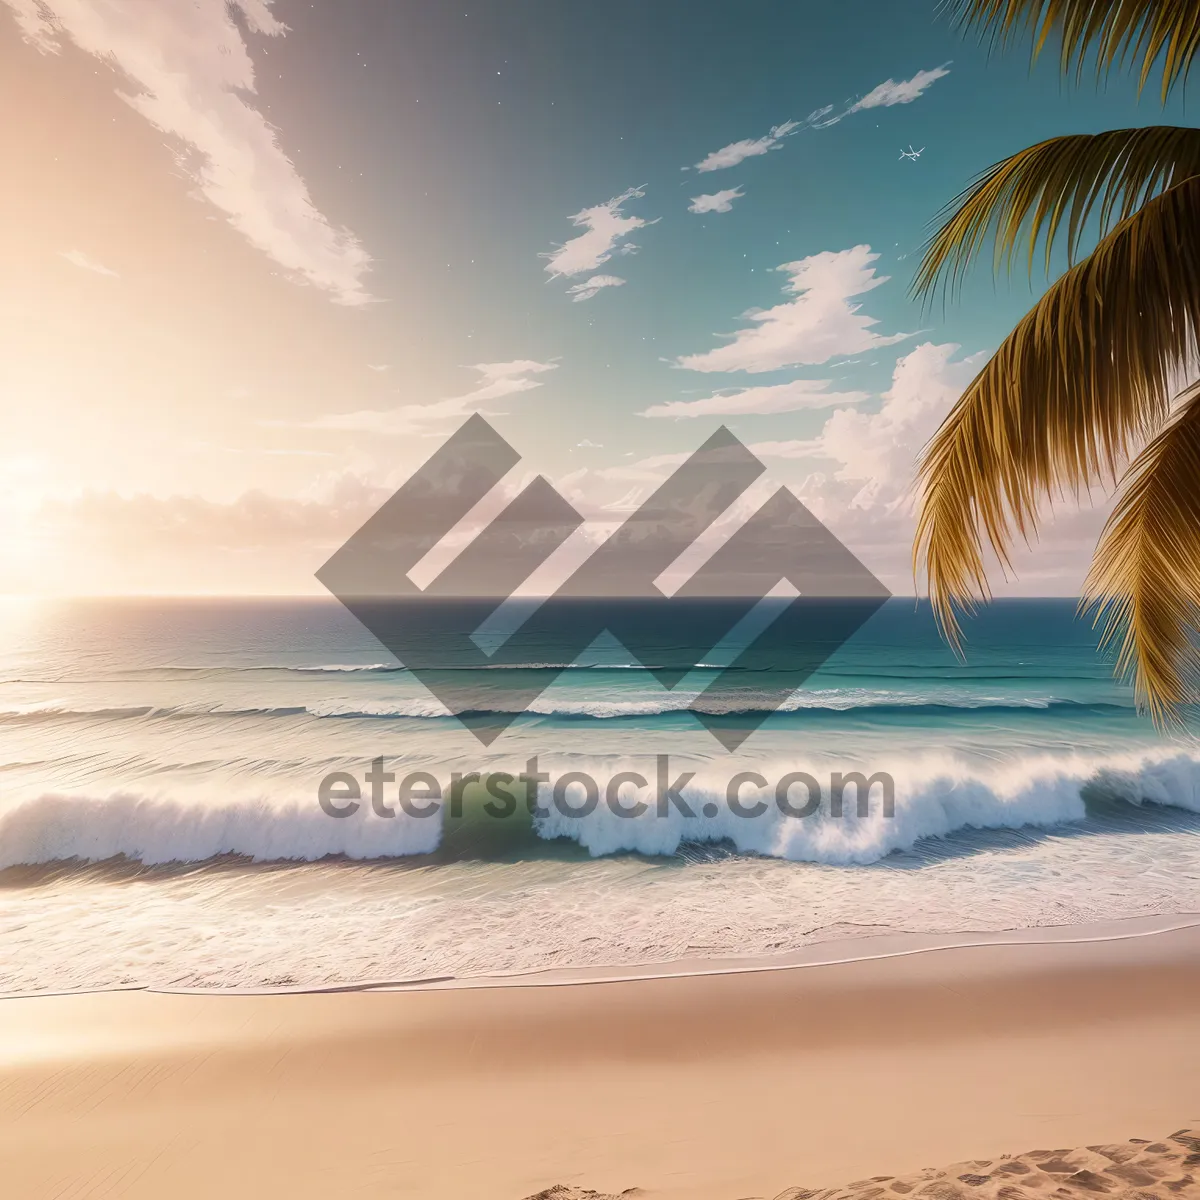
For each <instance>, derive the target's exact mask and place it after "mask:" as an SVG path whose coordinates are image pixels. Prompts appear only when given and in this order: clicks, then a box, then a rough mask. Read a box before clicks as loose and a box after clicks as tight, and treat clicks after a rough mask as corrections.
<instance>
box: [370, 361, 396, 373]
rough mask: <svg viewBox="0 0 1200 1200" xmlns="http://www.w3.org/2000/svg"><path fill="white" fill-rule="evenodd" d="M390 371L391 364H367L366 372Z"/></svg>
mask: <svg viewBox="0 0 1200 1200" xmlns="http://www.w3.org/2000/svg"><path fill="white" fill-rule="evenodd" d="M391 369H392V364H391V363H367V370H368V371H381V372H382V371H390V370H391Z"/></svg>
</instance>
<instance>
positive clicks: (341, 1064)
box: [0, 921, 1200, 1200]
mask: <svg viewBox="0 0 1200 1200" xmlns="http://www.w3.org/2000/svg"><path fill="white" fill-rule="evenodd" d="M1176 923H1177V924H1179V923H1181V922H1176ZM1163 924H1165V922H1162V921H1160V922H1158V926H1155V925H1154V923H1147V922H1141V923H1131V924H1130V925H1129V927H1128V928H1125V929H1122V928H1121V927H1120V926H1116V927H1113V926H1109V927H1106V928H1102V929H1095V928H1093V929H1076V930H1059V931H1041V935H1040V936H1045V937H1047V938H1048V939H1050V940H1047V941H1044V942H1041V943H1038V944H1024V945H1022V944H1003V939H1000V940H997V942H996V944H991V945H984V946H971V947H964V948H955V949H935V950H930V951H928V952H924V953H901V954H897V953H896V951H897V945H896V943H895V941H894V939H893V941H891V942H888V941H887V939H884V940H883V942H880V941H879V940H878V939H859V940H856V941H853V942H845V943H841V944H840V948H841V949H843V950H844V951H845V952H846V953H847V954H865V953H877V954H879V953H882V954H889V955H892V956H891V957H877V958H873V959H863V960H860V961H853V962H843V963H839V964H836V965H815V966H797V967H795V968H790V969H783V970H763V971H749V972H746V971H743V972H739V973H731V974H719V975H694V976H686V975H684V976H682V977H671V978H661V977H660V978H646V979H639V980H630V981H624V982H614V983H605V982H590V983H589V982H577V983H574V984H561V985H555V986H520V985H518V986H513V984H514V982H516V983H517V984H528V983H530V982H531V981H529V980H524V981H508V982H507V983H506V984H505V985H503V986H495V987H480V986H471V987H447V986H444V985H443V986H434V987H428V988H424V989H416V990H405V989H401V990H393V991H382V990H377V991H366V992H350V993H334V994H298V995H295V994H294V995H254V996H198V995H175V994H161V993H148V992H142V991H131V992H109V993H99V994H88V995H68V996H44V997H29V998H13V999H6V1000H3V1001H0V1163H2V1166H3V1171H2V1173H3V1177H4V1179H5V1187H4V1192H5V1195H6V1196H11V1197H20V1198H25V1197H29V1198H33V1197H39V1198H40V1197H51V1196H53V1197H61V1198H66V1197H77V1196H88V1197H106V1196H122V1197H161V1196H163V1195H168V1194H169V1195H172V1196H179V1197H210V1196H213V1195H225V1196H229V1197H241V1196H247V1197H249V1196H262V1195H287V1196H290V1197H309V1196H311V1197H318V1196H320V1197H328V1196H394V1195H413V1196H423V1197H447V1198H451V1197H453V1198H458V1197H488V1198H489V1200H491V1198H494V1200H521V1198H522V1197H526V1196H530V1195H533V1194H536V1193H537V1192H538V1191H541V1190H543V1189H546V1188H550V1187H553V1186H555V1185H563V1186H565V1187H569V1188H592V1189H596V1190H597V1191H600V1192H605V1193H611V1194H619V1193H621V1192H623V1191H625V1190H626V1189H629V1188H637V1189H639V1190H640V1191H641V1192H642V1193H643V1194H645V1195H648V1196H661V1197H672V1198H674V1197H689V1198H695V1200H742V1198H745V1197H775V1196H777V1195H779V1194H780V1193H783V1192H785V1191H786V1190H787V1189H789V1188H794V1187H802V1188H824V1187H833V1186H836V1185H841V1184H844V1183H846V1182H847V1181H850V1180H861V1179H867V1178H869V1177H871V1176H874V1175H883V1174H886V1175H889V1176H904V1175H906V1174H910V1173H912V1172H918V1171H920V1170H921V1168H924V1167H928V1166H930V1165H931V1164H944V1163H961V1162H964V1161H968V1160H992V1159H995V1158H997V1157H998V1156H1000V1155H1002V1154H1018V1153H1021V1152H1024V1151H1027V1150H1030V1149H1031V1148H1034V1147H1042V1148H1045V1149H1047V1150H1049V1149H1053V1148H1061V1147H1077V1146H1086V1145H1093V1144H1099V1143H1119V1142H1124V1141H1126V1140H1127V1139H1129V1138H1131V1137H1140V1138H1144V1139H1147V1140H1148V1141H1153V1139H1157V1138H1162V1137H1165V1136H1167V1135H1168V1134H1169V1133H1170V1132H1171V1131H1178V1130H1180V1129H1181V1128H1184V1127H1187V1126H1197V1125H1200V1083H1198V1082H1197V1081H1198V1080H1200V929H1196V928H1182V929H1175V930H1173V931H1165V932H1162V931H1157V932H1156V931H1155V930H1156V928H1158V927H1160V926H1162V925H1163ZM1131 933H1132V934H1134V935H1135V936H1127V935H1128V934H1131ZM1072 937H1077V938H1091V939H1097V938H1107V939H1110V940H1069V939H1070V938H1072ZM1114 938H1115V940H1111V939H1114ZM900 948H901V949H903V947H900ZM909 948H910V949H911V948H917V949H920V947H919V946H915V945H914V946H910V947H909ZM822 949H823V952H824V953H825V955H826V956H828V955H829V954H830V947H828V946H826V947H823V948H822ZM543 982H544V981H543ZM1175 1148H1176V1149H1179V1147H1175ZM1183 1152H1184V1151H1181V1153H1183Z"/></svg>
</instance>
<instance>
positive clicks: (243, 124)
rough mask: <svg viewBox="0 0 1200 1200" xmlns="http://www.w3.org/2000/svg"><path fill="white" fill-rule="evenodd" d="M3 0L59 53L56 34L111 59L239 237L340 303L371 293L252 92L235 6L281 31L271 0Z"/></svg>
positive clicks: (250, 19) (30, 35) (362, 265)
mask: <svg viewBox="0 0 1200 1200" xmlns="http://www.w3.org/2000/svg"><path fill="white" fill-rule="evenodd" d="M0 2H2V3H4V4H7V5H8V7H9V8H10V9H11V10H12V12H13V14H14V15H15V17H16V19H17V23H18V25H19V26H20V28H21V31H22V33H23V34H24V35H25V38H26V40H27V41H30V42H32V43H33V44H34V45H36V46H37V47H38V48H39V49H41V50H43V51H48V52H50V53H57V52H58V51H59V50H60V49H61V43H62V39H63V38H64V37H65V38H69V39H70V40H71V41H72V42H74V43H75V44H76V45H77V46H78V47H79V48H80V49H81V50H83V51H85V52H86V53H88V54H92V55H95V56H96V57H97V58H101V59H104V60H105V61H107V62H111V63H112V64H114V65H115V66H116V67H117V68H119V69H120V71H121V72H122V73H123V75H124V76H125V79H126V81H127V82H129V83H130V84H132V85H133V86H132V89H131V91H130V92H124V91H122V92H119V93H118V94H119V95H120V96H121V99H123V100H124V101H125V102H126V103H127V104H128V105H129V106H130V107H131V108H132V109H133V110H134V111H135V112H137V113H139V114H140V115H141V116H143V117H144V118H145V119H146V120H147V121H149V122H150V123H151V124H152V125H153V126H154V127H155V128H156V129H158V130H161V131H162V132H163V133H165V134H167V135H168V136H170V137H173V138H175V139H177V147H178V148H177V162H178V165H179V167H180V168H181V169H182V170H183V171H185V172H186V173H187V174H188V175H189V176H190V178H192V179H193V180H194V181H195V183H196V185H197V188H198V190H199V192H200V194H201V195H203V196H204V197H205V198H206V199H207V200H208V201H209V202H211V203H212V204H213V205H215V206H216V207H217V208H218V209H220V210H221V211H222V212H224V213H225V214H226V215H227V216H228V218H229V223H230V224H231V225H232V226H233V227H234V228H235V229H236V230H237V231H238V232H239V233H240V234H241V235H242V236H243V237H244V238H246V240H247V241H248V242H250V243H251V244H252V245H253V246H255V247H256V248H257V249H259V250H261V251H262V252H263V253H264V254H266V255H268V256H269V257H270V258H271V259H273V260H274V261H275V262H276V263H278V264H279V266H281V267H282V268H284V270H285V271H288V272H291V273H292V274H294V275H295V276H297V277H298V278H301V279H304V280H307V281H308V282H309V283H310V284H312V285H313V286H315V287H318V288H321V289H322V290H324V291H326V292H328V293H329V294H330V295H331V296H332V298H333V299H334V300H335V301H336V302H337V303H339V304H347V305H359V304H365V303H367V302H368V301H369V299H370V297H369V296H368V295H367V293H366V291H365V290H364V289H363V286H362V278H363V276H364V274H365V273H366V272H367V270H368V269H369V267H370V263H371V259H370V256H369V255H368V254H367V252H366V251H365V250H364V249H363V247H362V246H361V245H360V244H359V242H358V239H357V238H355V237H354V235H353V234H352V233H350V232H349V231H348V230H346V229H341V228H337V227H335V226H333V225H332V224H330V222H329V220H328V219H327V218H326V217H325V216H324V215H323V214H322V213H321V212H319V211H318V209H317V207H316V205H314V204H313V201H312V197H311V196H310V195H309V191H308V187H307V185H306V184H305V182H304V180H303V179H302V178H301V177H300V174H299V172H298V171H297V170H296V168H295V166H294V165H293V163H292V162H291V160H290V159H289V158H288V157H287V155H286V154H285V153H284V152H283V150H282V149H281V148H280V145H279V142H278V141H277V139H276V132H275V129H274V127H273V126H272V125H271V124H270V123H269V122H268V121H267V120H266V118H265V117H264V116H263V115H262V113H260V112H259V111H258V110H257V109H255V108H254V107H252V105H251V104H250V102H249V100H250V97H252V96H253V94H254V91H255V79H254V63H253V61H252V59H251V55H250V51H249V49H248V47H247V45H246V42H245V40H244V38H243V36H242V30H241V28H239V25H238V23H237V22H236V21H235V20H234V10H237V11H238V12H239V13H240V15H241V17H242V19H243V20H244V22H245V25H246V27H247V29H248V30H249V31H250V32H251V33H255V34H259V35H264V36H268V37H280V36H282V35H283V34H285V33H286V32H287V27H286V26H285V25H283V24H281V23H280V22H279V21H277V20H276V19H275V17H274V16H273V15H272V13H271V7H270V0H155V2H154V4H153V5H152V6H150V8H147V5H146V0H0ZM151 13H152V16H151V15H148V14H151Z"/></svg>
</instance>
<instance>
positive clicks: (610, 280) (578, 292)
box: [567, 275, 625, 301]
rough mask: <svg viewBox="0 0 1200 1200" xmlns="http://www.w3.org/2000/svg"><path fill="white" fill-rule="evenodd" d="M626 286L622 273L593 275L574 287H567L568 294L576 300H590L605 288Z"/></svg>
mask: <svg viewBox="0 0 1200 1200" xmlns="http://www.w3.org/2000/svg"><path fill="white" fill-rule="evenodd" d="M624 286H625V280H623V279H622V278H621V277H620V275H593V276H592V277H591V278H590V279H585V280H584V281H583V283H577V284H575V285H574V286H573V287H569V288H567V295H569V296H570V297H571V299H572V300H576V301H579V300H590V299H591V298H592V297H593V296H594V295H595V294H596V293H597V292H598V291H600V290H601V289H603V288H613V287H624Z"/></svg>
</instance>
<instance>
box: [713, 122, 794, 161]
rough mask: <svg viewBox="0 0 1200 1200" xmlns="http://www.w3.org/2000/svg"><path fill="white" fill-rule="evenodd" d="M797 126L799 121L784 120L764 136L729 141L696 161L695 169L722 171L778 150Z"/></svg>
mask: <svg viewBox="0 0 1200 1200" xmlns="http://www.w3.org/2000/svg"><path fill="white" fill-rule="evenodd" d="M799 128H800V122H799V121H784V123H783V124H782V125H776V126H774V128H772V130H771V132H770V133H768V134H767V135H766V136H765V137H760V138H743V139H742V140H741V141H740V142H730V143H729V145H728V146H722V147H721V149H720V150H714V151H713V152H712V153H711V154H707V155H705V156H704V158H702V159H701V160H700V161H699V162H698V163H696V170H697V171H700V172H707V171H724V170H726V169H727V168H729V167H736V166H737V165H738V163H743V162H745V161H746V159H748V158H757V157H758V156H759V155H761V154H767V153H768V152H769V151H771V150H778V149H779V146H780V143H781V142H782V141H783V139H784V138H785V137H787V136H788V135H789V134H792V133H795V132H796V130H797V129H799Z"/></svg>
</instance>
